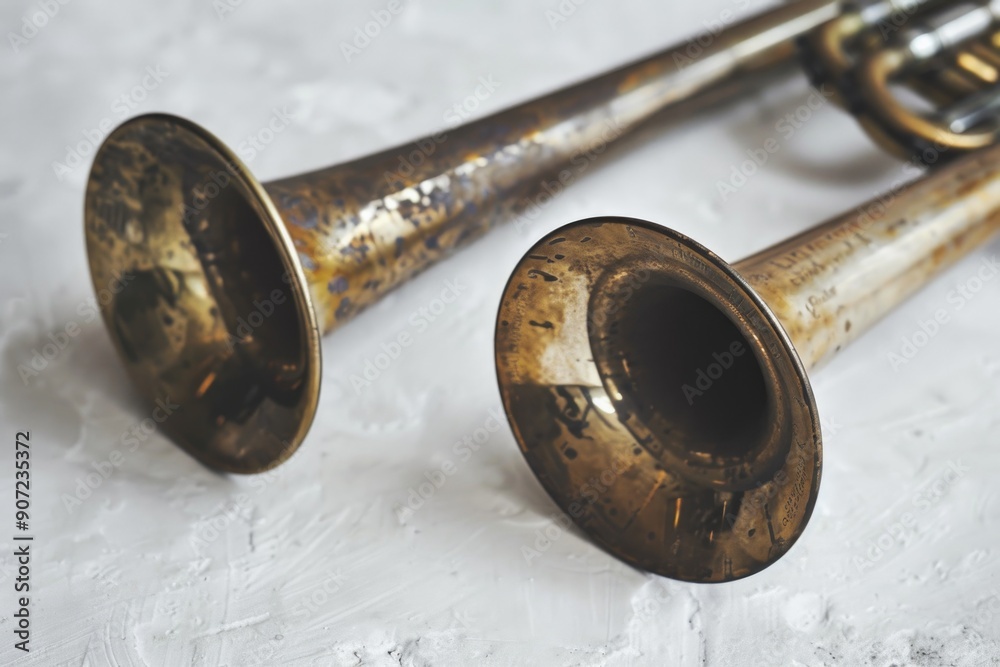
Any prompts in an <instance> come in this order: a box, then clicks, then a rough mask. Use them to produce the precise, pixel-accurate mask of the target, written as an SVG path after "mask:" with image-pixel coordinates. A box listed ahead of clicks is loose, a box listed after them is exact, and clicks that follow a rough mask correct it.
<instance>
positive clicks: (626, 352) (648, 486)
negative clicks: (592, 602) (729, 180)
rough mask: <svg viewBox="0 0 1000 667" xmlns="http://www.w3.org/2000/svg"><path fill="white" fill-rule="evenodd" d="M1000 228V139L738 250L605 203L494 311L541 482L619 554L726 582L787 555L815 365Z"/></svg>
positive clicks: (815, 481)
mask: <svg viewBox="0 0 1000 667" xmlns="http://www.w3.org/2000/svg"><path fill="white" fill-rule="evenodd" d="M997 231H1000V147H991V148H987V149H984V150H982V151H979V152H974V153H972V154H969V155H967V156H965V157H963V158H961V159H960V160H957V161H954V162H952V163H950V164H949V165H946V166H943V167H941V168H940V169H938V170H936V171H934V172H933V173H931V174H930V175H928V176H926V177H924V178H922V179H921V180H919V181H916V182H914V183H913V184H911V185H909V186H907V187H905V188H903V189H901V190H900V191H897V192H894V193H889V194H887V195H885V196H884V197H882V198H880V199H876V200H874V201H872V202H870V203H868V204H867V205H864V206H862V207H860V208H858V209H857V210H855V211H852V212H850V213H847V214H845V215H843V216H841V217H838V218H836V219H833V220H831V221H829V222H827V223H824V224H821V225H819V226H817V227H814V228H812V229H811V230H808V231H806V232H804V233H802V234H799V235H797V236H795V237H793V238H791V239H789V240H787V241H785V242H783V243H779V244H777V245H775V246H773V247H771V248H769V249H767V250H764V251H762V252H760V253H757V254H756V255H753V256H752V257H749V258H747V259H745V260H743V261H742V262H739V263H736V264H733V265H730V264H727V263H726V262H725V261H723V260H722V259H720V258H719V257H718V256H716V255H715V254H713V253H712V252H711V251H709V250H707V249H706V248H704V247H702V246H701V245H699V244H697V243H695V242H694V241H692V240H691V239H689V238H687V237H685V236H684V235H682V234H679V233H677V232H675V231H672V230H670V229H667V228H665V227H660V226H657V225H654V224H651V223H648V222H643V221H640V220H630V219H623V218H598V219H591V220H583V221H580V222H576V223H573V224H570V225H567V226H565V227H563V228H561V229H558V230H556V231H554V232H552V233H551V234H549V235H548V236H546V237H545V238H543V239H542V240H541V241H539V242H538V243H537V244H535V246H534V247H533V248H532V249H531V250H529V251H528V253H527V254H526V255H525V257H524V258H523V259H522V260H521V262H520V263H519V264H518V266H517V268H516V270H515V271H514V273H513V275H512V276H511V278H510V281H509V282H508V284H507V287H506V289H505V291H504V295H503V300H502V303H501V306H500V312H499V314H498V317H497V327H496V364H497V376H498V379H499V384H500V391H501V395H502V397H503V401H504V405H505V408H506V410H507V415H508V418H509V420H510V423H511V425H512V428H513V431H514V434H515V437H516V439H517V442H518V443H519V445H520V447H521V450H522V451H523V453H524V456H525V457H526V459H527V460H528V463H529V464H530V465H531V468H532V469H533V470H534V472H535V474H536V475H537V476H538V478H539V480H540V481H541V482H542V484H543V486H544V487H545V488H546V490H547V491H548V492H549V494H550V495H551V496H552V498H553V499H554V500H555V501H556V502H557V503H558V504H559V505H560V507H561V508H562V509H563V511H564V512H566V514H568V515H569V516H570V517H571V518H572V519H573V520H574V521H575V522H576V523H577V525H578V526H579V527H580V528H581V529H582V530H583V531H584V532H586V533H587V534H588V535H589V536H590V537H592V538H593V539H594V540H595V541H596V542H597V543H598V544H600V545H601V546H602V547H604V548H605V549H606V550H607V551H609V552H610V553H612V554H614V555H615V556H617V557H619V558H621V559H623V560H625V561H627V562H629V563H631V564H633V565H635V566H637V567H640V568H642V569H645V570H649V571H651V572H655V573H657V574H661V575H664V576H668V577H672V578H675V579H682V580H686V581H695V582H720V581H729V580H733V579H739V578H742V577H746V576H749V575H751V574H754V573H755V572H758V571H760V570H762V569H763V568H765V567H767V566H769V565H771V564H772V563H774V562H775V561H776V560H777V559H778V558H780V557H781V556H782V555H784V554H785V553H786V552H787V551H788V549H789V548H790V547H791V546H792V544H793V543H794V542H795V541H796V540H797V539H798V538H799V536H800V535H801V534H802V531H803V529H804V528H805V525H806V522H807V521H808V520H809V516H810V514H811V513H812V509H813V506H814V504H815V502H816V494H817V491H818V489H819V480H820V466H821V461H822V449H821V437H820V421H819V416H818V415H817V411H816V405H815V402H814V400H813V394H812V390H811V389H810V385H809V380H808V378H807V376H806V371H808V370H811V369H813V368H815V367H817V366H819V365H820V364H822V363H823V362H825V361H828V360H829V359H830V358H832V357H833V356H835V355H836V354H837V353H838V352H840V351H841V350H842V349H843V348H844V346H846V345H847V344H848V343H849V342H851V341H852V340H853V339H854V338H855V337H857V336H858V335H860V334H861V332H863V331H864V330H865V329H867V328H869V327H870V326H871V325H872V324H873V323H874V322H875V321H877V320H878V319H879V318H881V317H882V316H883V315H884V314H886V313H887V312H888V311H889V310H891V309H892V307H893V306H895V305H896V304H898V303H899V302H900V301H902V300H903V299H905V298H906V297H908V296H909V295H910V294H912V293H913V292H915V291H916V290H917V289H919V288H920V287H921V286H922V285H923V284H924V283H926V282H927V281H928V280H930V279H931V278H932V277H933V276H934V275H936V274H938V273H939V272H941V271H942V270H943V269H944V268H946V267H948V266H949V265H951V264H952V263H954V262H955V261H957V260H958V259H959V258H961V257H962V256H963V255H965V254H966V253H968V252H969V251H970V250H972V249H973V248H976V247H977V246H979V245H980V244H982V243H983V242H984V241H986V240H987V239H989V238H990V237H991V236H993V235H994V234H995V233H996V232H997Z"/></svg>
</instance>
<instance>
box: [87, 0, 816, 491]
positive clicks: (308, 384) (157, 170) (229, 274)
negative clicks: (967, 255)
mask: <svg viewBox="0 0 1000 667" xmlns="http://www.w3.org/2000/svg"><path fill="white" fill-rule="evenodd" d="M835 6H836V3H835V2H829V1H820V0H808V1H807V2H801V3H796V4H795V5H792V6H788V7H780V8H778V9H775V10H773V11H771V12H768V13H766V14H764V15H761V16H759V17H756V18H753V19H750V20H748V21H746V22H744V23H741V24H737V25H734V26H732V27H730V28H728V29H726V30H724V31H722V32H721V33H719V34H718V35H716V36H714V39H713V43H712V44H711V45H709V46H707V47H705V48H704V49H702V51H701V52H700V53H696V54H691V53H688V46H689V45H688V44H683V45H681V46H680V47H677V48H671V49H667V50H665V51H663V52H661V53H658V54H655V55H653V56H651V57H649V58H646V59H643V60H641V61H638V62H635V63H632V64H629V65H626V66H624V67H621V68H619V69H617V70H614V71H612V72H609V73H607V74H604V75H602V76H598V77H596V78H594V79H591V80H589V81H585V82H583V83H580V84H577V85H574V86H571V87H568V88H565V89H563V90H560V91H558V92H555V93H553V94H551V95H548V96H546V97H542V98H539V99H537V100H534V101H530V102H527V103H524V104H522V105H520V106H517V107H514V108H512V109H509V110H507V111H504V112H501V113H497V114H495V115H493V116H490V117H488V118H485V119H482V120H480V121H477V122H474V123H471V124H468V125H465V126H462V127H459V128H456V129H453V130H449V131H448V132H447V133H446V134H443V135H436V136H433V137H428V138H425V139H422V140H419V141H417V142H414V143H413V144H411V145H407V146H401V147H397V148H394V149H390V150H387V151H383V152H381V153H378V154H376V155H372V156H368V157H364V158H361V159H358V160H354V161H352V162H349V163H346V164H342V165H338V166H335V167H330V168H326V169H320V170H318V171H313V172H311V173H306V174H302V175H299V176H294V177H291V178H285V179H281V180H278V181H273V182H270V183H266V184H261V183H259V182H258V181H257V180H256V179H254V177H253V176H252V175H251V174H250V172H249V171H248V170H247V168H246V167H245V166H244V165H243V164H242V163H241V162H240V161H239V160H238V159H237V158H236V156H235V155H234V154H233V153H232V152H231V151H230V150H228V149H227V148H226V147H225V146H224V145H223V144H222V142H220V141H219V140H218V139H216V138H215V137H214V136H212V135H211V134H209V133H208V132H207V131H205V130H204V129H202V128H200V127H198V126H196V125H195V124H193V123H191V122H189V121H185V120H182V119H180V118H176V117H173V116H167V115H150V116H142V117H139V118H135V119H132V120H130V121H127V122H126V123H124V124H123V125H122V126H120V127H119V128H117V129H116V130H115V131H114V132H113V133H112V134H111V135H110V136H109V137H108V138H107V140H106V141H105V142H104V144H103V145H102V146H101V148H100V150H99V152H98V154H97V156H96V158H95V161H94V166H93V169H92V171H91V174H90V181H89V183H88V186H87V201H86V208H85V220H86V236H87V249H88V254H89V258H90V270H91V277H92V279H93V283H94V287H95V289H96V290H97V292H98V294H100V295H102V297H107V298H102V299H101V305H102V313H103V316H104V320H105V323H106V324H107V327H108V330H109V332H110V334H111V338H112V340H113V342H114V344H115V346H116V348H117V349H118V351H119V353H120V355H121V357H122V359H123V360H124V362H125V366H126V368H127V370H128V373H129V375H130V376H131V378H132V380H133V382H134V384H135V385H136V387H137V388H138V390H139V392H140V393H141V394H142V395H143V396H144V397H145V398H146V399H148V400H149V401H150V402H154V401H156V400H161V401H162V400H166V399H169V400H170V401H172V402H173V403H174V404H179V405H180V406H181V407H180V408H178V409H177V410H176V411H175V412H174V413H173V414H172V415H171V416H170V417H169V419H166V420H165V421H163V422H162V423H161V424H160V427H161V428H162V429H163V430H164V431H165V432H166V433H167V434H169V435H170V436H171V437H172V438H173V439H174V440H175V441H176V442H178V443H179V444H180V445H181V446H183V447H184V448H185V449H186V450H187V451H188V452H189V453H190V454H191V455H193V456H194V457H196V458H197V459H199V460H200V461H202V462H203V463H205V464H206V465H208V466H211V467H213V468H217V469H220V470H225V471H231V472H238V473H254V472H260V471H263V470H266V469H268V468H271V467H274V466H276V465H278V464H280V463H281V462H282V461H284V460H285V459H287V458H288V457H289V456H290V455H291V454H292V453H293V452H294V451H295V449H296V448H297V447H298V446H299V444H300V443H301V441H302V439H303V438H304V436H305V434H306V431H307V430H308V429H309V426H310V424H311V423H312V419H313V416H314V413H315V411H316V407H317V400H318V396H319V379H320V348H319V335H320V332H326V331H329V330H331V329H333V328H335V327H337V326H339V325H340V324H342V323H344V322H345V321H347V320H348V319H350V318H351V317H353V316H354V315H355V314H357V313H358V312H359V311H361V310H362V309H363V308H365V307H366V306H368V305H369V304H371V303H372V302H374V301H376V300H377V299H378V298H379V297H381V296H382V295H383V294H385V293H386V292H387V291H388V290H390V289H392V288H393V287H395V286H396V285H399V284H400V283H402V282H404V281H406V280H407V279H409V278H410V277H412V276H413V275H414V274H416V273H417V272H419V271H420V270H421V269H423V268H425V267H427V266H428V265H430V264H431V263H433V262H435V261H436V260H438V259H440V258H442V257H444V256H445V255H447V254H448V253H449V252H450V251H452V250H453V249H455V248H457V247H459V246H460V245H462V244H463V243H465V242H466V241H469V240H472V239H474V238H476V237H478V236H480V235H481V234H482V233H483V232H485V231H486V230H488V229H489V228H490V227H492V226H494V225H495V224H496V223H497V222H498V221H499V220H501V219H503V217H504V216H506V215H508V214H509V213H510V212H512V211H513V210H515V209H516V207H517V206H518V202H522V201H525V199H526V198H528V197H530V196H532V195H534V194H535V193H536V192H539V191H543V187H544V185H545V184H547V183H549V182H550V181H552V180H553V179H558V180H560V181H561V182H562V183H564V184H568V183H569V182H572V181H573V180H576V179H577V178H579V177H582V176H583V175H584V174H583V171H582V170H581V166H580V165H581V163H582V164H584V165H586V166H587V167H589V163H590V159H589V158H591V157H592V156H593V155H597V154H600V153H601V152H603V150H604V148H605V147H606V145H607V144H608V143H610V142H612V141H614V140H615V139H617V138H618V137H620V136H622V135H624V134H625V133H627V132H628V131H630V130H632V129H634V128H635V127H636V126H638V125H640V124H641V123H642V122H643V121H646V120H648V119H649V118H650V117H651V116H653V115H654V114H657V113H659V112H662V111H664V110H666V109H673V108H678V107H681V105H682V104H684V103H689V102H690V103H708V102H712V101H715V100H717V99H719V98H720V97H722V96H724V95H730V94H732V93H733V92H734V91H735V90H736V89H738V88H742V87H743V86H744V85H745V84H747V83H748V82H752V81H754V80H755V79H756V80H759V77H756V76H754V75H758V74H760V75H763V74H768V73H770V72H772V71H773V70H774V69H775V67H776V66H778V65H781V64H784V63H790V62H791V61H792V56H793V55H794V53H795V49H794V40H795V39H796V38H797V37H799V36H800V35H802V34H803V33H804V32H805V31H807V30H809V29H811V28H813V27H815V26H817V25H820V24H821V23H822V22H823V21H826V20H829V19H830V18H832V17H833V16H834V13H835V11H834V10H835ZM690 108H691V105H684V110H686V111H689V110H690ZM566 174H569V177H568V178H567V177H566V176H565V175H566ZM112 284H113V285H115V286H118V287H119V288H117V289H113V290H112V289H109V285H112ZM121 285H124V288H123V289H122V288H120V286H121Z"/></svg>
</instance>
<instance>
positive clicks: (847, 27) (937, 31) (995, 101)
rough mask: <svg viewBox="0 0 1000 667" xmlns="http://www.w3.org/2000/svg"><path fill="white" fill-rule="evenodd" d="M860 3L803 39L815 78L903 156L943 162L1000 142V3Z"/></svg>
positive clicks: (868, 0)
mask: <svg viewBox="0 0 1000 667" xmlns="http://www.w3.org/2000/svg"><path fill="white" fill-rule="evenodd" d="M852 5H853V7H854V8H853V9H852V10H851V11H847V12H845V13H843V14H841V15H840V16H839V17H838V18H836V19H834V20H832V21H828V22H827V23H825V24H824V25H822V26H820V27H819V28H817V29H816V30H814V31H812V32H810V33H809V34H808V35H806V36H805V37H804V38H803V39H802V46H803V56H804V61H805V66H806V69H807V71H808V72H809V73H810V75H811V77H812V79H813V82H814V83H815V84H816V85H818V86H819V85H823V84H826V85H827V86H829V90H830V91H831V93H834V95H833V98H834V99H835V100H836V101H838V102H839V103H840V104H841V105H842V106H845V107H846V108H848V109H849V110H850V111H851V113H853V114H854V115H855V116H857V117H858V119H859V120H860V121H861V124H862V125H863V126H864V128H865V129H866V130H867V131H868V133H869V134H870V135H872V137H873V138H874V139H875V140H876V141H878V142H879V143H880V144H881V145H882V146H883V147H885V148H886V149H888V150H889V151H890V152H892V153H895V154H896V155H899V156H901V157H903V158H907V159H908V158H916V159H917V160H919V161H922V162H924V163H926V164H936V163H938V162H939V161H943V160H950V159H953V158H954V157H957V156H958V155H960V154H961V153H963V152H967V151H970V150H975V149H977V148H982V147H984V146H990V145H992V144H993V143H995V141H996V139H997V136H998V133H1000V124H998V122H997V111H998V109H1000V88H998V87H997V86H996V85H995V84H996V83H997V68H998V67H1000V26H998V25H997V21H998V20H1000V2H997V1H996V0H979V1H971V2H966V1H963V2H959V1H956V0H906V1H901V0H895V1H888V2H887V1H884V0H861V1H860V2H855V3H852Z"/></svg>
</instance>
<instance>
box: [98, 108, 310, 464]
mask: <svg viewBox="0 0 1000 667" xmlns="http://www.w3.org/2000/svg"><path fill="white" fill-rule="evenodd" d="M84 221H85V230H86V232H85V235H86V242H87V252H88V259H89V264H90V272H91V279H92V281H93V285H94V290H95V292H96V294H97V297H98V301H99V302H100V310H101V313H102V316H103V318H104V321H105V324H106V325H107V327H106V328H107V331H108V332H109V335H110V337H111V339H112V342H113V344H114V346H115V348H116V350H117V351H118V354H119V356H120V357H121V358H122V360H123V361H124V363H125V366H126V369H127V371H128V374H129V376H130V377H131V379H132V381H133V383H134V385H135V386H136V388H137V389H138V391H139V393H140V394H141V395H142V396H143V397H144V398H145V399H146V400H147V401H148V402H149V403H150V404H152V405H155V407H154V408H153V410H152V413H151V416H152V417H153V419H152V422H153V428H154V430H162V431H163V432H164V433H166V434H167V435H169V436H170V437H171V438H172V439H173V440H174V441H175V442H177V443H179V444H180V445H181V446H182V447H183V448H184V449H185V450H186V451H187V452H188V453H189V454H191V455H192V456H193V457H194V458H196V459H198V460H199V461H201V462H202V463H204V464H205V465H207V466H209V467H210V468H213V469H217V470H222V471H226V472H233V473H257V472H262V471H264V470H267V469H270V468H273V467H275V466H277V465H278V464H280V463H281V462H283V461H285V460H286V459H288V457H289V456H291V455H292V453H294V452H295V450H296V449H297V448H298V446H299V445H300V444H301V442H302V440H303V439H304V437H305V435H306V433H307V431H308V430H309V427H310V425H311V423H312V421H313V417H314V416H315V413H316V407H317V403H318V400H319V381H320V370H321V359H320V348H319V330H318V326H317V322H316V315H315V312H314V309H313V306H312V302H311V297H310V294H309V290H308V286H307V282H306V278H305V275H304V273H303V269H302V266H301V263H300V260H299V257H298V253H297V252H296V249H295V246H294V244H293V242H292V239H291V237H290V236H289V234H288V232H287V230H286V229H285V227H284V224H283V223H282V220H281V217H280V215H279V214H278V212H277V209H276V208H275V206H274V204H273V203H272V202H271V200H270V198H269V197H268V195H267V194H266V192H265V191H264V189H263V187H262V186H261V185H260V183H258V182H257V180H256V179H255V178H254V177H253V176H252V175H251V174H250V172H249V170H248V169H247V168H246V166H245V165H243V164H242V162H241V161H240V160H239V158H237V157H236V155H234V154H233V153H232V152H231V151H230V150H229V149H228V148H227V147H226V146H225V145H224V144H223V143H222V141H220V140H219V139H217V138H216V137H215V136H213V135H212V134H211V133H209V132H208V131H206V130H205V129H203V128H201V127H199V126H198V125H196V124H194V123H192V122H190V121H187V120H184V119H182V118H178V117H175V116H170V115H166V114H150V115H145V116H139V117H136V118H133V119H130V120H129V121H126V122H125V123H123V124H122V125H120V126H119V127H117V128H116V129H115V130H114V131H113V132H112V133H111V134H110V135H109V136H108V137H107V138H106V139H105V141H104V143H103V144H102V145H101V147H100V149H99V150H98V152H97V155H96V156H95V159H94V164H93V167H92V168H91V172H90V177H89V180H88V183H87V195H86V202H85V212H84ZM146 421H150V420H144V422H143V424H145V422H146ZM144 428H147V426H144ZM147 430H148V428H147Z"/></svg>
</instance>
